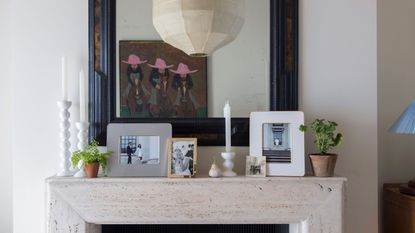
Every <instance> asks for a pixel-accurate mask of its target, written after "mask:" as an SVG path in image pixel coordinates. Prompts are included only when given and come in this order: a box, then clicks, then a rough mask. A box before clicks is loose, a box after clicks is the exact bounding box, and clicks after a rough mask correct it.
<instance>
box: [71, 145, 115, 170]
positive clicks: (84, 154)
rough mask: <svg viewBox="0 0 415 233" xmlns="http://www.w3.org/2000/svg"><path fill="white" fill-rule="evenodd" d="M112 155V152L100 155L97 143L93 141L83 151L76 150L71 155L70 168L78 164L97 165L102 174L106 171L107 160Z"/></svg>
mask: <svg viewBox="0 0 415 233" xmlns="http://www.w3.org/2000/svg"><path fill="white" fill-rule="evenodd" d="M111 154H112V151H108V152H106V153H101V152H99V150H98V142H97V141H95V140H93V141H92V142H91V143H90V144H89V145H87V147H86V149H85V150H77V151H74V152H73V153H72V157H71V163H72V167H76V166H78V164H79V163H80V162H83V163H84V164H92V163H99V165H100V166H101V167H102V170H103V172H104V174H106V170H107V159H108V157H109V156H110V155H111Z"/></svg>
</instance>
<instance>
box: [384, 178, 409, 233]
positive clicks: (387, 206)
mask: <svg viewBox="0 0 415 233" xmlns="http://www.w3.org/2000/svg"><path fill="white" fill-rule="evenodd" d="M399 185H400V184H384V185H383V232H384V233H415V196H409V195H406V194H402V193H400V192H399Z"/></svg>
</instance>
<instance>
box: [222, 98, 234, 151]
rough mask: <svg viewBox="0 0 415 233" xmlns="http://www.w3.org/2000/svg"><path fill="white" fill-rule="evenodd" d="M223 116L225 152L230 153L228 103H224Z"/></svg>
mask: <svg viewBox="0 0 415 233" xmlns="http://www.w3.org/2000/svg"><path fill="white" fill-rule="evenodd" d="M223 116H224V117H225V139H226V152H231V144H232V143H231V106H230V105H229V101H226V104H225V107H224V108H223Z"/></svg>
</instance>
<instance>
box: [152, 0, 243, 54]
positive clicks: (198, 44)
mask: <svg viewBox="0 0 415 233" xmlns="http://www.w3.org/2000/svg"><path fill="white" fill-rule="evenodd" d="M244 15H245V0H210V1H206V0H192V1H187V0H153V24H154V27H155V28H156V30H157V32H158V33H159V34H160V36H161V38H162V39H163V40H164V41H165V42H167V43H169V44H171V45H172V46H174V47H176V48H178V49H181V50H183V51H184V52H185V53H187V54H189V55H190V56H207V55H211V54H212V53H213V52H214V51H215V50H217V49H218V48H220V47H223V46H225V45H226V44H228V43H230V42H232V41H233V40H234V39H235V38H236V36H237V35H238V33H239V31H240V30H241V28H242V26H243V24H244V22H245V19H244Z"/></svg>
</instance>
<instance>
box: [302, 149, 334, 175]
mask: <svg viewBox="0 0 415 233" xmlns="http://www.w3.org/2000/svg"><path fill="white" fill-rule="evenodd" d="M309 157H310V161H311V166H312V168H313V173H314V175H315V176H320V177H329V176H333V174H334V167H336V161H337V154H325V155H322V154H310V155H309Z"/></svg>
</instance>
